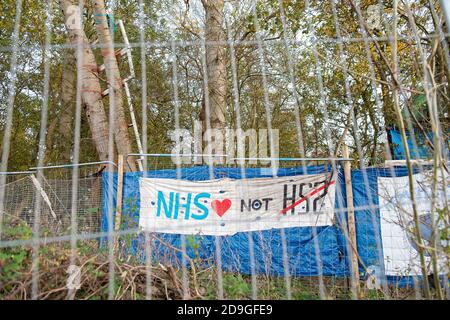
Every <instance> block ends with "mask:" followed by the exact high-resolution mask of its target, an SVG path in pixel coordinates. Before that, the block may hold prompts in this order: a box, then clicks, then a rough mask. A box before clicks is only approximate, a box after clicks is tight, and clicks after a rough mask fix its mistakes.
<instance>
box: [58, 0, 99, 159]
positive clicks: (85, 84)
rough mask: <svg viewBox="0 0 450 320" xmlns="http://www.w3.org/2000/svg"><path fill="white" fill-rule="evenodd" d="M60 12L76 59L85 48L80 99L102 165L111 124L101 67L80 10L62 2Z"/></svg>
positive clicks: (68, 2) (62, 0)
mask: <svg viewBox="0 0 450 320" xmlns="http://www.w3.org/2000/svg"><path fill="white" fill-rule="evenodd" d="M60 5H61V9H62V11H63V14H64V18H65V23H66V28H67V31H68V33H69V40H70V43H71V44H72V45H73V46H74V49H75V53H74V55H75V58H76V59H78V55H77V48H78V47H82V48H83V49H82V54H81V59H82V61H81V69H80V70H78V72H80V74H79V75H78V76H80V77H81V79H82V81H81V82H82V86H81V88H80V90H81V98H82V100H83V102H84V104H85V107H86V116H87V119H88V122H89V127H90V130H91V133H92V139H93V142H94V145H95V148H96V150H97V153H98V157H99V159H100V160H101V161H105V160H108V120H107V117H106V113H105V109H104V107H103V102H102V94H101V93H102V92H101V87H100V82H99V79H98V66H97V63H96V61H95V57H94V54H93V52H92V49H91V48H90V45H89V40H88V39H87V37H86V34H85V33H84V30H83V29H81V14H80V10H79V9H78V6H76V5H73V3H72V2H71V1H69V0H61V2H60Z"/></svg>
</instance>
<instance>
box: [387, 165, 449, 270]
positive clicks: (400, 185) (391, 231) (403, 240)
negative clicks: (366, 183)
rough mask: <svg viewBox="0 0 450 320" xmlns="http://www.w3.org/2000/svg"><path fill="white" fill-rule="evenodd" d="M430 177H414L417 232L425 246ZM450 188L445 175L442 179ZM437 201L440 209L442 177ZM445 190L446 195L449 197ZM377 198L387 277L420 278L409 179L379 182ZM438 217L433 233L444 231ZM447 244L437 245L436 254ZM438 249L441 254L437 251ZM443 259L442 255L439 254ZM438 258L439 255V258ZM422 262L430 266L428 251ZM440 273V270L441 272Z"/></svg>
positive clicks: (428, 226)
mask: <svg viewBox="0 0 450 320" xmlns="http://www.w3.org/2000/svg"><path fill="white" fill-rule="evenodd" d="M431 177H432V176H431V173H430V172H428V173H421V174H415V175H414V192H415V196H416V199H417V201H416V203H417V210H418V212H419V217H420V218H419V220H420V231H421V234H422V238H423V241H424V244H425V246H428V247H429V246H430V245H431V244H430V243H431V239H430V238H431V221H432V220H431V198H432V197H431V194H432V187H431V186H432V183H431V181H432V180H431ZM445 179H446V180H447V186H449V182H450V181H448V175H446V176H445ZM438 181H439V182H438V184H437V186H438V189H437V197H436V199H437V201H436V206H437V207H438V208H442V207H443V202H444V199H445V193H444V192H443V188H442V186H443V184H442V181H443V179H442V175H440V176H439V178H438ZM449 192H450V188H448V187H447V194H450V193H449ZM378 194H379V200H380V201H379V203H380V217H381V237H382V239H381V240H382V245H383V255H384V264H385V270H386V274H387V275H394V276H414V275H421V270H420V260H419V254H418V251H417V250H416V248H417V244H416V242H415V239H416V238H415V236H414V233H413V232H414V228H415V223H414V221H413V209H412V204H411V203H412V202H411V198H410V193H409V182H408V176H405V177H397V178H382V177H379V178H378ZM438 217H439V215H438V214H437V213H435V214H434V220H435V223H436V224H437V226H436V229H437V230H441V229H442V227H445V224H444V223H443V222H444V221H442V220H440V219H439V218H438ZM446 245H448V244H445V243H442V242H440V241H439V243H438V244H437V247H438V252H439V251H440V252H442V247H443V246H446ZM439 249H441V250H439ZM440 255H442V253H441V254H440ZM438 256H439V254H438ZM425 259H426V262H427V265H428V270H431V266H430V250H425ZM440 270H441V271H443V267H441V268H440Z"/></svg>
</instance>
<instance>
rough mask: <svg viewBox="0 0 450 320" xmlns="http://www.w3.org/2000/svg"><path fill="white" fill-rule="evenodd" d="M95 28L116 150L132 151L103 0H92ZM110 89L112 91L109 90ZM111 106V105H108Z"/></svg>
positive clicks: (120, 82)
mask: <svg viewBox="0 0 450 320" xmlns="http://www.w3.org/2000/svg"><path fill="white" fill-rule="evenodd" d="M92 6H93V9H94V15H95V17H94V20H95V29H96V31H97V35H98V40H99V44H100V45H101V46H102V49H101V53H102V56H103V61H104V64H105V71H106V78H107V80H108V84H109V86H108V88H109V90H110V92H109V94H114V114H115V116H114V120H115V123H114V138H115V141H116V146H117V151H118V152H119V153H120V154H124V155H126V154H129V153H131V152H132V147H131V140H130V137H129V135H128V125H127V121H126V117H125V110H124V108H123V91H122V85H123V82H122V78H121V77H120V71H119V66H118V64H117V59H116V55H115V52H114V46H113V39H112V37H111V33H110V30H109V26H108V19H107V17H106V10H105V2H104V1H103V0H93V1H92ZM111 90H112V91H113V92H111ZM110 107H111V106H110ZM129 164H130V167H131V170H132V171H136V163H135V161H133V160H131V159H130V163H129Z"/></svg>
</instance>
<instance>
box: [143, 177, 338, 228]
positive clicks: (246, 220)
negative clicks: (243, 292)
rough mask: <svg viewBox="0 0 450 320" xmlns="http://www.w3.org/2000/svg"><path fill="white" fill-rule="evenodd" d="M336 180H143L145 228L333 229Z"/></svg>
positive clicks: (306, 178)
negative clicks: (326, 226) (317, 227)
mask: <svg viewBox="0 0 450 320" xmlns="http://www.w3.org/2000/svg"><path fill="white" fill-rule="evenodd" d="M335 178H336V177H335V175H333V176H332V175H331V174H314V175H301V176H290V177H277V178H255V179H237V180H233V179H218V180H208V181H198V182H194V181H186V180H174V179H154V178H141V179H140V195H141V203H140V217H139V226H140V227H142V229H143V230H146V231H151V232H165V233H179V234H204V235H231V234H234V233H236V232H243V231H255V230H266V229H272V228H288V227H304V226H324V225H331V224H332V220H333V214H334V197H335V185H336V184H335Z"/></svg>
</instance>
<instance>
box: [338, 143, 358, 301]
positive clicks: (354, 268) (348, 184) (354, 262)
mask: <svg viewBox="0 0 450 320" xmlns="http://www.w3.org/2000/svg"><path fill="white" fill-rule="evenodd" d="M342 153H343V154H342V156H343V157H344V158H349V157H350V155H349V152H348V147H347V145H346V144H343V146H342ZM351 166H352V165H351V162H350V161H345V162H344V176H345V193H346V196H347V197H346V198H347V223H348V235H349V240H350V246H351V250H350V261H351V285H352V292H353V293H355V294H356V297H354V298H359V297H360V291H361V290H360V286H359V268H358V248H357V246H356V226H355V208H354V207H353V190H352V174H351Z"/></svg>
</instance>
